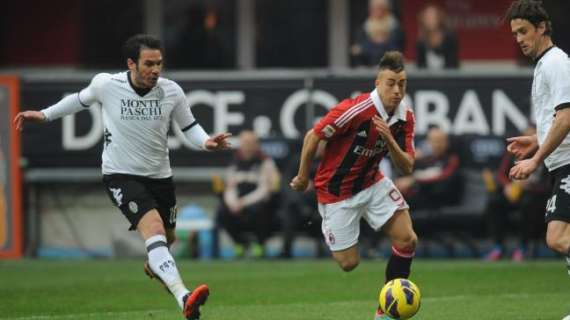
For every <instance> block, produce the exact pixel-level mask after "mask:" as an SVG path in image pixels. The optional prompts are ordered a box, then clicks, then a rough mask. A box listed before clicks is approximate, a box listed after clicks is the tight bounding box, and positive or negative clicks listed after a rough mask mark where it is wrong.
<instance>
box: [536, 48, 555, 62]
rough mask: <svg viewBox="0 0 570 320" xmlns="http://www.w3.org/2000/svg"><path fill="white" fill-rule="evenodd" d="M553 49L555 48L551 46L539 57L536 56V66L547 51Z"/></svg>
mask: <svg viewBox="0 0 570 320" xmlns="http://www.w3.org/2000/svg"><path fill="white" fill-rule="evenodd" d="M554 47H555V46H554V45H553V46H550V47H548V48H546V50H544V51H543V52H542V53H541V54H540V56H538V57H536V59H534V63H535V64H537V63H538V62H539V61H540V59H542V57H544V55H545V54H546V53H547V52H548V51H550V50H551V49H552V48H554Z"/></svg>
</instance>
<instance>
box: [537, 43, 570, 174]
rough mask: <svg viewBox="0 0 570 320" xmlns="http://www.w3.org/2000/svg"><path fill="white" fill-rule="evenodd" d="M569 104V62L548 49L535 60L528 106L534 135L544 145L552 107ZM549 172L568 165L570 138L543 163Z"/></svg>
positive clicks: (569, 161) (562, 53) (552, 118)
mask: <svg viewBox="0 0 570 320" xmlns="http://www.w3.org/2000/svg"><path fill="white" fill-rule="evenodd" d="M565 103H570V59H569V58H568V55H567V54H566V53H565V52H564V51H562V50H561V49H559V48H557V47H552V48H551V49H548V50H547V51H546V52H545V53H543V55H542V57H540V58H539V59H538V62H537V64H536V67H535V69H534V79H533V82H532V105H533V107H534V115H535V118H536V136H537V138H538V143H539V145H542V144H543V143H544V140H545V139H546V136H547V135H548V132H549V131H550V127H551V126H552V122H553V121H554V115H555V113H556V109H555V108H556V107H558V106H560V105H562V104H565ZM544 163H545V165H546V167H547V168H548V170H549V171H552V170H554V169H557V168H560V167H562V166H564V165H567V164H570V135H567V136H566V138H564V140H563V141H562V143H561V144H560V145H559V146H558V147H557V148H556V150H554V151H553V152H552V153H551V154H550V155H549V156H548V157H547V158H546V159H545V160H544Z"/></svg>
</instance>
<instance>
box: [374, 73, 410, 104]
mask: <svg viewBox="0 0 570 320" xmlns="http://www.w3.org/2000/svg"><path fill="white" fill-rule="evenodd" d="M406 84H407V76H406V71H400V72H397V73H396V72H394V71H392V70H389V69H385V70H382V71H380V73H379V74H378V78H377V79H376V89H377V90H378V94H379V95H380V99H381V100H382V104H383V105H384V108H386V111H388V112H392V111H394V110H395V109H396V107H397V106H398V105H399V104H400V102H401V101H402V99H404V96H405V95H406Z"/></svg>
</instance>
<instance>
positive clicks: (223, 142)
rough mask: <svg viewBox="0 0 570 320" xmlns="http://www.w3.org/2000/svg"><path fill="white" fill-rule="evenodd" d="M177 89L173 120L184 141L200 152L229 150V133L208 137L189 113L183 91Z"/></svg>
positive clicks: (190, 112)
mask: <svg viewBox="0 0 570 320" xmlns="http://www.w3.org/2000/svg"><path fill="white" fill-rule="evenodd" d="M178 89H179V90H178V91H179V92H178V99H177V102H176V105H175V106H174V111H173V118H174V121H176V123H178V126H180V129H181V130H182V132H183V133H184V136H185V137H186V139H188V141H190V143H192V144H193V145H194V146H196V147H198V148H200V149H202V150H207V151H213V150H224V149H229V148H230V147H231V144H230V143H229V141H228V138H229V137H231V133H219V134H216V135H214V136H213V137H210V136H209V135H208V134H207V133H206V131H204V129H203V128H202V126H201V125H200V124H199V123H198V121H197V120H196V118H194V115H193V114H192V111H190V107H189V106H188V104H187V102H186V96H185V95H184V91H182V88H180V87H178Z"/></svg>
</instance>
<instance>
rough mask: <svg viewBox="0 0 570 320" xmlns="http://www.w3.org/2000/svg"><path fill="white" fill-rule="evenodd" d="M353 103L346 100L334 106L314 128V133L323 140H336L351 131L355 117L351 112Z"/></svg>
mask: <svg viewBox="0 0 570 320" xmlns="http://www.w3.org/2000/svg"><path fill="white" fill-rule="evenodd" d="M351 106H352V103H351V102H350V100H344V101H342V102H341V103H339V104H337V105H336V106H334V107H333V108H332V109H331V110H330V111H329V112H328V113H327V114H326V115H325V116H324V117H323V118H322V119H321V120H320V121H319V122H318V123H317V124H316V125H315V126H314V127H313V132H314V133H315V134H316V135H317V136H318V137H319V138H321V139H322V140H330V139H334V138H335V137H337V136H341V135H343V134H344V133H346V132H347V131H349V130H350V127H351V120H352V119H353V118H354V116H353V115H352V114H351V112H350V110H351V108H350V107H351Z"/></svg>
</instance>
